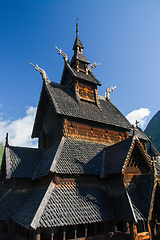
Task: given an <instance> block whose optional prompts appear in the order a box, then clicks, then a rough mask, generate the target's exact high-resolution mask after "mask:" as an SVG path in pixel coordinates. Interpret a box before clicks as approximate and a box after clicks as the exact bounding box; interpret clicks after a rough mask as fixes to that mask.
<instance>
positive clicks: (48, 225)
mask: <svg viewBox="0 0 160 240" xmlns="http://www.w3.org/2000/svg"><path fill="white" fill-rule="evenodd" d="M57 49H58V48H57ZM83 49H84V46H83V44H82V42H81V40H80V38H79V33H78V24H77V25H76V39H75V42H74V46H73V51H74V54H73V57H72V59H71V61H70V62H69V59H68V57H67V55H66V54H65V53H63V52H62V51H61V50H59V49H58V51H59V54H61V55H63V58H64V62H65V64H64V70H63V73H62V78H61V82H60V84H57V83H54V82H52V81H50V80H49V78H48V76H47V74H46V72H45V71H44V70H43V69H41V68H40V67H38V65H36V66H34V67H35V68H36V70H37V71H40V73H41V75H42V78H43V86H42V91H41V95H40V99H39V104H38V108H37V113H36V117H35V122H34V126H33V132H32V138H38V145H39V146H38V149H35V148H24V147H13V146H10V145H9V143H8V137H6V144H5V149H4V155H3V160H2V166H1V173H0V177H1V183H0V239H2V240H4V239H12V240H15V239H16V240H22V239H24V240H32V239H34V240H65V239H67V240H68V239H81V240H82V239H83V240H84V239H88V240H89V239H92V240H102V239H132V240H140V239H159V234H160V232H159V231H160V223H159V222H160V186H159V176H160V157H159V155H160V154H159V152H158V151H157V150H156V149H155V148H154V147H153V146H152V143H150V147H149V149H148V150H147V142H149V141H150V142H151V140H150V139H149V138H148V137H147V136H146V135H145V134H144V133H143V131H142V130H141V129H140V128H139V127H138V126H136V127H135V128H133V126H132V125H131V124H130V123H129V122H128V120H127V119H126V118H125V117H124V116H123V114H122V113H121V112H120V111H119V110H118V109H117V108H116V107H115V106H114V105H113V103H112V102H111V100H110V92H111V90H113V88H112V89H111V88H110V89H108V90H107V92H106V96H105V97H102V96H99V94H98V89H97V86H100V85H101V83H100V81H99V80H98V79H97V78H96V77H95V76H94V74H93V72H92V68H93V67H94V66H96V64H91V65H89V64H90V62H89V61H88V59H87V58H86V57H85V55H84V54H83ZM24 127H25V126H24Z"/></svg>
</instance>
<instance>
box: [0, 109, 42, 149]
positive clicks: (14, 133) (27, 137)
mask: <svg viewBox="0 0 160 240" xmlns="http://www.w3.org/2000/svg"><path fill="white" fill-rule="evenodd" d="M35 113H36V108H35V107H32V106H30V107H28V108H27V110H26V116H25V117H23V118H20V119H18V120H11V119H9V120H6V121H3V120H2V119H0V133H1V134H0V142H1V143H4V139H5V135H6V133H8V135H9V145H11V146H23V147H37V140H33V139H31V133H32V128H33V123H34V118H35Z"/></svg>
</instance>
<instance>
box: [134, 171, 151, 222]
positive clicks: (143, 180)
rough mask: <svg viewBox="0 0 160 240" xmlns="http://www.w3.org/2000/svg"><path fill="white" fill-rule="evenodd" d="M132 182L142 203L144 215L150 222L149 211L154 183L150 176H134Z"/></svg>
mask: <svg viewBox="0 0 160 240" xmlns="http://www.w3.org/2000/svg"><path fill="white" fill-rule="evenodd" d="M134 182H135V184H136V188H137V191H138V194H139V196H140V199H141V201H142V202H143V205H144V209H145V215H146V218H147V219H148V220H150V219H149V218H150V211H151V208H152V204H153V202H152V198H153V194H154V190H155V182H154V177H153V175H152V174H145V175H139V176H135V178H134Z"/></svg>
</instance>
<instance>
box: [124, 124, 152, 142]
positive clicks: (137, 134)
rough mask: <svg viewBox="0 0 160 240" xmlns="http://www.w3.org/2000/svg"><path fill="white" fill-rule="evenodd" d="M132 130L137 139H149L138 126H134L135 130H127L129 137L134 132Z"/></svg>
mask: <svg viewBox="0 0 160 240" xmlns="http://www.w3.org/2000/svg"><path fill="white" fill-rule="evenodd" d="M134 131H135V134H136V136H137V137H138V138H139V139H142V140H145V141H150V140H149V138H148V137H147V135H146V134H145V133H144V132H143V131H142V129H141V128H139V127H135V130H133V129H131V130H130V131H129V133H128V135H129V136H130V137H132V136H133V134H134Z"/></svg>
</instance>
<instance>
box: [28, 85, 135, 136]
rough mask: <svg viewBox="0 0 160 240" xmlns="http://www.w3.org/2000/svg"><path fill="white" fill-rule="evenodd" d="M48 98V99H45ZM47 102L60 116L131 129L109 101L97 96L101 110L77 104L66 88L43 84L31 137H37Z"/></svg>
mask: <svg viewBox="0 0 160 240" xmlns="http://www.w3.org/2000/svg"><path fill="white" fill-rule="evenodd" d="M46 96H48V99H46ZM47 100H49V101H51V103H52V105H53V111H55V112H56V114H58V115H60V116H66V117H73V118H76V119H83V120H88V121H92V122H97V123H103V124H107V125H110V126H116V127H120V128H123V129H127V130H129V129H131V127H132V126H131V124H130V123H129V121H128V120H127V119H126V118H125V117H124V115H123V114H122V113H121V112H120V111H119V110H118V109H117V108H116V107H115V106H114V105H113V103H112V102H111V101H108V100H106V99H105V98H104V97H101V96H99V102H100V106H101V109H100V108H99V107H98V106H97V105H95V104H91V103H89V102H84V101H81V102H78V101H77V99H76V96H75V93H74V92H73V91H72V90H70V89H69V88H68V87H66V86H63V85H61V84H57V83H53V82H51V83H44V85H43V88H42V93H41V97H40V101H39V104H38V109H37V114H36V118H35V122H34V127H33V132H32V137H33V138H34V137H38V134H37V132H38V131H40V130H41V128H42V123H43V114H44V110H45V108H44V106H45V104H44V101H45V103H46V101H47Z"/></svg>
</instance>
